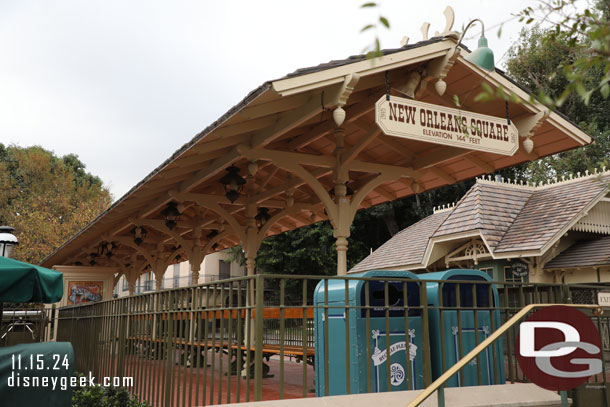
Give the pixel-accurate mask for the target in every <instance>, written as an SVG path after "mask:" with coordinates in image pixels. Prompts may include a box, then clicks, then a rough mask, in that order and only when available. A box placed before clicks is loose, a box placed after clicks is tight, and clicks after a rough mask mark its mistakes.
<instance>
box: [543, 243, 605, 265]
mask: <svg viewBox="0 0 610 407" xmlns="http://www.w3.org/2000/svg"><path fill="white" fill-rule="evenodd" d="M608 265H610V236H605V237H602V238H601V239H596V240H586V241H582V242H577V243H576V244H574V245H573V246H571V247H569V248H568V249H566V250H564V251H563V252H562V253H560V254H559V255H558V256H557V257H555V258H554V259H553V260H551V261H549V262H548V263H547V264H546V265H545V266H544V269H545V270H553V269H566V268H577V267H590V266H608Z"/></svg>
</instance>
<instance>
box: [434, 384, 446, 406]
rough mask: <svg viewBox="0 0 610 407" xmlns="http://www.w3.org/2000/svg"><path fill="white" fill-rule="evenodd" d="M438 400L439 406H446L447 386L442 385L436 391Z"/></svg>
mask: <svg viewBox="0 0 610 407" xmlns="http://www.w3.org/2000/svg"><path fill="white" fill-rule="evenodd" d="M436 402H437V405H438V407H445V386H440V387H439V388H438V390H437V391H436Z"/></svg>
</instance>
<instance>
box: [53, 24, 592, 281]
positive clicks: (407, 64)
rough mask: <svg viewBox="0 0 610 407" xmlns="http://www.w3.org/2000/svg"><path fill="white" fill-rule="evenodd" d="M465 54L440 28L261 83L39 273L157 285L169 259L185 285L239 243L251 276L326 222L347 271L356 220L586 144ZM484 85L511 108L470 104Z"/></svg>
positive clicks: (571, 129)
mask: <svg viewBox="0 0 610 407" xmlns="http://www.w3.org/2000/svg"><path fill="white" fill-rule="evenodd" d="M468 55H469V51H468V50H467V49H466V48H465V47H464V46H462V45H461V44H458V40H457V34H456V33H454V32H451V31H447V30H446V31H445V32H443V33H441V34H439V35H438V36H436V37H433V38H430V39H427V38H426V39H424V40H423V41H421V42H417V43H414V44H405V45H403V46H402V47H400V48H397V49H388V50H384V51H382V56H380V57H377V58H374V59H367V58H366V56H364V55H357V56H352V57H349V58H347V59H342V60H335V61H330V62H327V63H323V64H320V65H318V66H313V67H309V68H304V69H299V70H297V71H295V72H293V73H291V74H288V75H287V76H285V77H283V78H280V79H277V80H273V81H268V82H265V83H263V84H262V85H261V86H260V87H258V88H257V89H255V90H253V91H252V92H250V93H249V94H248V95H247V96H246V97H245V98H244V99H243V100H242V101H241V102H239V103H238V104H237V105H235V106H234V107H233V108H232V109H230V110H229V111H228V112H227V113H226V114H225V115H223V116H222V117H220V118H219V119H218V120H217V121H215V122H214V123H212V124H211V125H210V126H208V127H207V128H206V129H205V130H203V131H202V132H201V133H199V134H197V135H196V136H195V137H194V138H193V139H192V140H191V141H190V142H188V143H187V144H185V145H184V146H183V147H182V148H180V149H179V150H178V151H176V152H175V153H174V154H172V155H171V156H170V157H169V158H168V159H167V160H166V161H165V162H163V163H162V164H161V165H160V166H159V167H158V168H156V169H155V170H154V171H153V172H152V173H150V174H149V175H148V176H147V177H146V178H145V179H143V180H142V181H141V182H140V183H138V184H137V185H135V186H134V187H133V188H132V189H131V190H130V191H129V192H128V193H127V194H125V196H123V197H122V198H120V199H119V200H118V201H117V202H115V203H114V204H113V205H112V206H111V207H110V208H108V210H106V211H105V212H104V213H102V214H101V215H100V216H99V217H98V218H97V219H95V220H94V221H93V222H91V223H90V224H89V225H88V226H87V227H85V228H84V229H83V230H82V231H80V232H79V233H78V234H76V235H75V236H74V237H72V238H71V239H70V240H69V241H67V242H66V243H64V244H63V245H62V246H61V247H59V248H58V249H57V250H56V251H55V252H54V253H52V254H51V255H49V256H48V257H47V258H45V259H44V260H43V262H42V264H43V265H44V266H47V267H51V266H54V265H89V264H91V265H100V266H102V265H103V266H116V267H118V270H120V271H119V273H124V274H125V275H126V277H127V278H128V281H135V278H137V276H138V275H139V274H140V273H142V272H144V271H147V270H152V271H153V272H154V273H155V275H156V278H157V284H158V287H159V288H160V281H161V280H160V279H161V278H162V276H163V272H164V271H165V269H166V267H167V265H169V264H171V263H173V262H176V261H177V260H176V258H177V256H181V257H180V258H181V259H188V260H189V261H190V262H191V265H192V267H193V271H194V273H195V276H194V278H195V281H197V280H196V279H197V277H198V271H199V264H200V263H201V260H202V259H203V256H205V255H206V254H207V253H209V252H212V251H216V250H221V249H224V248H227V247H231V246H234V245H237V244H241V245H242V248H243V249H244V252H245V255H246V264H247V269H248V273H249V274H253V273H254V267H255V259H256V252H257V250H258V247H259V246H260V242H261V240H262V239H263V238H264V237H265V236H268V235H273V234H278V233H282V232H284V231H287V230H292V229H295V228H299V227H302V226H305V225H309V224H311V223H314V222H319V221H322V220H326V219H328V220H330V222H331V224H332V226H333V228H334V236H335V238H336V239H337V240H336V248H337V256H338V262H337V263H338V265H337V272H338V274H345V273H346V272H347V264H346V250H347V237H349V227H350V225H351V223H352V220H353V217H354V214H355V213H356V211H357V210H359V209H361V208H368V207H371V206H374V205H378V204H380V203H383V202H387V201H392V200H395V199H398V198H402V197H406V196H409V195H413V194H417V193H421V192H423V191H427V190H430V189H434V188H438V187H442V186H445V185H449V184H453V183H456V182H458V181H461V180H465V179H469V178H473V177H476V176H480V175H483V174H489V173H492V172H494V171H496V170H498V169H501V168H506V167H510V166H513V165H516V164H519V163H523V162H526V161H530V160H535V159H537V158H539V157H544V156H548V155H551V154H555V153H558V152H561V151H565V150H569V149H572V148H576V147H580V146H584V145H587V144H589V143H591V141H592V140H591V138H590V137H589V136H588V135H587V134H585V133H584V132H583V131H582V130H581V129H580V128H579V127H577V126H576V125H574V124H573V123H571V122H570V121H569V120H567V119H566V118H565V117H563V116H561V115H560V114H558V113H556V112H553V111H549V110H548V109H547V108H546V107H545V106H543V105H542V104H540V103H537V102H532V101H531V100H530V94H529V92H528V91H527V90H526V89H524V88H523V87H521V86H519V85H518V84H517V83H515V82H514V81H513V80H512V79H510V78H509V77H508V76H507V75H506V74H505V73H503V72H502V71H501V70H499V69H495V70H493V71H489V70H486V69H484V68H481V67H479V66H478V65H476V64H474V63H471V62H469V61H468V60H467V57H468ZM484 84H485V85H488V86H489V87H491V88H492V89H498V88H500V87H501V88H502V89H503V90H504V92H505V93H512V94H514V95H515V96H517V97H518V98H520V101H519V102H514V101H512V100H511V101H508V102H506V101H505V100H504V99H501V98H498V99H494V100H491V101H486V102H483V101H477V99H476V97H477V95H478V94H479V93H480V92H481V91H482V90H483V86H484ZM457 100H459V105H456V101H457Z"/></svg>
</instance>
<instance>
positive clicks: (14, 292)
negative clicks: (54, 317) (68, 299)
mask: <svg viewBox="0 0 610 407" xmlns="http://www.w3.org/2000/svg"><path fill="white" fill-rule="evenodd" d="M63 292H64V280H63V275H62V273H60V272H59V271H55V270H49V269H46V268H44V267H40V266H35V265H33V264H29V263H24V262H22V261H17V260H13V259H9V258H7V257H0V303H2V302H42V303H45V304H52V303H55V302H58V301H59V300H61V297H62V295H63Z"/></svg>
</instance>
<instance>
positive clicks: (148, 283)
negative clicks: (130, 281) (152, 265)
mask: <svg viewBox="0 0 610 407" xmlns="http://www.w3.org/2000/svg"><path fill="white" fill-rule="evenodd" d="M152 290H153V272H152V271H149V272H148V273H146V280H144V291H152Z"/></svg>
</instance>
